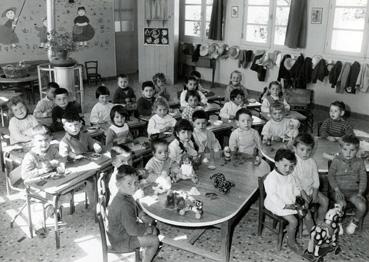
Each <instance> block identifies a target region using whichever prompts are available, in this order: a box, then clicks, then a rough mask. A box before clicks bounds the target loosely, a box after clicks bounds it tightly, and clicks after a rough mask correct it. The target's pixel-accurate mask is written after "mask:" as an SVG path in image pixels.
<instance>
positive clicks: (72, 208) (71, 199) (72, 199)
mask: <svg viewBox="0 0 369 262" xmlns="http://www.w3.org/2000/svg"><path fill="white" fill-rule="evenodd" d="M70 194H71V198H70V201H69V214H71V215H72V214H73V213H74V211H75V205H74V191H72V192H71V193H70Z"/></svg>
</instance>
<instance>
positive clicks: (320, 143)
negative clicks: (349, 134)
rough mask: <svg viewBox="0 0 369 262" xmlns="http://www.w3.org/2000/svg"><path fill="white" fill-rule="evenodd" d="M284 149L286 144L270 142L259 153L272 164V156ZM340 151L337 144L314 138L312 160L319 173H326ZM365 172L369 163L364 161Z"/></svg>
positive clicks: (368, 169) (368, 168) (368, 167)
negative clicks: (330, 162)
mask: <svg viewBox="0 0 369 262" xmlns="http://www.w3.org/2000/svg"><path fill="white" fill-rule="evenodd" d="M282 147H286V143H282V142H272V145H271V146H266V145H264V144H263V145H262V148H261V153H262V154H263V156H264V157H265V158H266V159H268V160H269V161H271V162H273V163H274V156H275V153H276V151H277V150H278V149H279V148H282ZM339 151H340V145H339V143H338V142H331V141H329V140H327V139H323V138H319V137H316V138H315V148H314V152H313V158H314V160H315V161H316V163H317V165H318V171H319V173H328V160H329V159H330V158H332V157H333V156H334V155H335V154H336V153H338V152H339ZM365 166H366V170H367V171H369V161H368V160H367V161H365Z"/></svg>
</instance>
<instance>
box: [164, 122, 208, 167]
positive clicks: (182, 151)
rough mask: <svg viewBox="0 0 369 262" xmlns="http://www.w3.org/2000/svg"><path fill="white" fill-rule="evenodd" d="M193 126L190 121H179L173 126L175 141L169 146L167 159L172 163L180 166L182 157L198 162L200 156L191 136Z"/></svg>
mask: <svg viewBox="0 0 369 262" xmlns="http://www.w3.org/2000/svg"><path fill="white" fill-rule="evenodd" d="M192 132H193V126H192V124H191V122H190V121H188V120H186V119H180V120H178V121H177V123H176V125H175V126H174V131H173V133H174V137H175V139H174V140H173V141H172V142H171V143H170V144H169V157H170V159H171V160H172V161H174V162H177V164H179V165H181V162H182V157H183V155H189V156H190V157H191V158H192V160H193V161H195V162H199V161H200V159H201V155H200V154H199V153H198V150H199V148H198V146H197V144H196V142H194V138H193V136H192Z"/></svg>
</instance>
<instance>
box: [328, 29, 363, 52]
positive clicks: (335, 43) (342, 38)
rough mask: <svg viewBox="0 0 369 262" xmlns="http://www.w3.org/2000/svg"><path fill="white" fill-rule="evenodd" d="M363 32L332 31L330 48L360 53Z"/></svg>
mask: <svg viewBox="0 0 369 262" xmlns="http://www.w3.org/2000/svg"><path fill="white" fill-rule="evenodd" d="M362 42H363V32H357V31H348V30H333V34H332V43H331V48H332V49H333V50H337V51H347V52H360V51H361V43H362Z"/></svg>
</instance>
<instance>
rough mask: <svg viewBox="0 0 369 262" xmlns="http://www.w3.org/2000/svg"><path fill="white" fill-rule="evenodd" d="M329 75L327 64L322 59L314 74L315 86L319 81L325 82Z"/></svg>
mask: <svg viewBox="0 0 369 262" xmlns="http://www.w3.org/2000/svg"><path fill="white" fill-rule="evenodd" d="M328 74H329V72H328V68H327V62H326V61H325V60H324V59H320V61H319V63H318V64H317V65H316V66H315V68H314V70H313V73H312V76H311V78H312V82H313V83H314V84H315V83H316V82H317V81H318V80H319V81H321V82H323V80H324V78H325V77H326V76H327V75H328Z"/></svg>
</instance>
